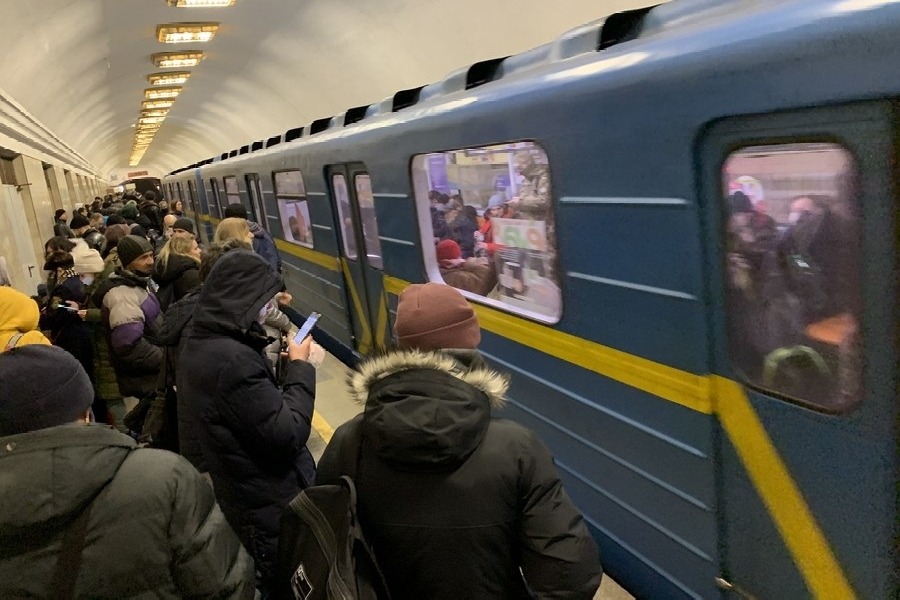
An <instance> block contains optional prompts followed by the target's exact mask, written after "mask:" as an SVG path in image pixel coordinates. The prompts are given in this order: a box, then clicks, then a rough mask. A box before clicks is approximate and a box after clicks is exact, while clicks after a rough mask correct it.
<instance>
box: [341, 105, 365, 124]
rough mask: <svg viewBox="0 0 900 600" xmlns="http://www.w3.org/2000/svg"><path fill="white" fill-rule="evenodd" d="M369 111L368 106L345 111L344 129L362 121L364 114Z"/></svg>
mask: <svg viewBox="0 0 900 600" xmlns="http://www.w3.org/2000/svg"><path fill="white" fill-rule="evenodd" d="M368 110H369V105H368V104H366V105H365V106H355V107H353V108H350V109H347V112H345V113H344V127H346V126H347V125H353V124H354V123H359V122H360V121H362V120H363V119H365V118H366V113H367V112H368Z"/></svg>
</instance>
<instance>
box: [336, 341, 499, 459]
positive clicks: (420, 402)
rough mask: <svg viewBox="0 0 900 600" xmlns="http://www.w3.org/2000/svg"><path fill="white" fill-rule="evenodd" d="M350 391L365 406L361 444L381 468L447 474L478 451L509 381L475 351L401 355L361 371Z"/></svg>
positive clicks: (352, 380) (351, 382)
mask: <svg viewBox="0 0 900 600" xmlns="http://www.w3.org/2000/svg"><path fill="white" fill-rule="evenodd" d="M349 385H350V390H351V394H352V396H353V397H354V398H355V399H356V400H357V401H359V402H364V403H365V406H366V408H365V413H364V415H363V421H362V432H363V436H364V437H365V438H366V439H367V440H368V442H369V444H370V445H371V446H372V448H373V449H374V451H375V453H376V454H378V456H379V457H380V458H381V459H382V460H384V461H385V462H387V463H389V464H391V465H392V466H393V467H395V468H398V469H402V470H410V471H449V470H453V469H456V468H457V467H459V466H460V465H461V464H462V463H463V462H465V460H466V459H467V458H468V457H469V455H471V454H472V452H474V451H475V449H476V448H477V447H478V445H479V444H480V443H481V440H482V439H483V437H484V433H485V431H486V430H487V426H488V423H489V422H490V419H491V407H492V406H493V407H495V408H499V407H500V406H502V405H503V403H504V402H505V400H504V395H505V394H506V390H507V388H508V387H509V379H508V377H507V376H505V375H503V374H501V373H498V372H496V371H494V370H492V369H490V368H489V367H488V366H487V364H486V363H485V362H484V360H483V359H482V358H481V355H480V354H478V352H476V351H474V350H444V351H437V352H423V351H420V350H402V351H394V352H390V353H388V354H385V355H383V356H378V357H375V358H372V359H370V360H367V361H366V362H364V363H362V364H361V365H360V366H359V367H358V370H357V371H356V372H354V373H352V374H351V375H350V377H349Z"/></svg>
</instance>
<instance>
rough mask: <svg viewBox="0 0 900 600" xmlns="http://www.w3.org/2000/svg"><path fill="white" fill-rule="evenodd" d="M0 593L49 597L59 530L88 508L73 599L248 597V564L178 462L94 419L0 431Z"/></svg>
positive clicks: (196, 478) (194, 476)
mask: <svg viewBox="0 0 900 600" xmlns="http://www.w3.org/2000/svg"><path fill="white" fill-rule="evenodd" d="M0 447H2V448H3V452H2V453H0V473H2V480H3V485H0V549H2V551H0V598H25V597H33V598H51V597H55V592H56V590H51V589H49V586H50V584H51V582H52V580H53V574H54V571H55V569H56V561H57V555H58V553H59V548H60V543H61V539H62V534H63V532H64V531H65V530H66V528H67V527H68V526H69V524H70V523H72V521H73V520H74V519H75V518H76V517H77V516H78V515H79V514H81V511H82V510H84V508H85V507H86V506H87V505H88V504H89V503H90V504H91V512H90V516H89V518H88V522H87V535H86V538H85V545H84V550H83V551H82V563H81V569H80V571H79V575H78V579H77V583H76V586H75V595H76V596H77V597H79V598H87V597H89V598H137V597H141V598H188V597H209V598H213V597H214V598H252V597H253V587H254V579H253V564H252V561H251V560H250V557H249V556H248V555H247V553H246V552H245V551H244V550H243V548H241V545H240V543H239V542H238V538H237V536H235V534H234V532H233V531H232V530H231V528H230V527H229V526H228V523H226V522H225V518H224V517H223V515H222V513H221V511H220V510H219V507H218V506H216V501H215V498H214V497H213V492H212V489H211V488H210V486H209V484H208V483H207V482H206V481H204V480H203V478H202V477H201V476H200V475H199V474H198V473H197V471H196V470H195V469H194V468H193V467H191V465H190V464H188V462H187V461H185V460H184V459H182V458H181V457H179V456H177V455H175V454H172V453H170V452H164V451H162V450H150V449H138V448H136V446H135V443H134V441H133V440H132V439H131V438H129V437H128V436H126V435H124V434H121V433H119V432H117V431H115V430H113V429H112V428H110V427H106V426H102V425H83V424H82V425H76V424H73V425H63V426H60V427H52V428H49V429H42V430H39V431H33V432H30V433H24V434H20V435H12V436H7V437H3V438H0Z"/></svg>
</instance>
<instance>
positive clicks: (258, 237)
mask: <svg viewBox="0 0 900 600" xmlns="http://www.w3.org/2000/svg"><path fill="white" fill-rule="evenodd" d="M228 217H236V218H238V219H245V220H246V221H247V226H248V227H249V228H250V233H252V234H253V251H254V252H256V253H257V254H259V255H260V256H262V257H263V258H264V259H266V262H268V263H269V264H270V265H271V266H272V268H273V269H275V271H277V272H278V273H281V255H280V254H278V249H277V248H275V240H273V239H272V236H271V234H269V232H268V231H266V230H265V229H263V228H262V226H261V225H260V224H259V223H257V222H255V221H251V220H250V219H248V218H247V208H246V207H245V206H244V205H243V204H239V203H237V202H235V203H234V204H229V205H228V206H226V207H225V218H228Z"/></svg>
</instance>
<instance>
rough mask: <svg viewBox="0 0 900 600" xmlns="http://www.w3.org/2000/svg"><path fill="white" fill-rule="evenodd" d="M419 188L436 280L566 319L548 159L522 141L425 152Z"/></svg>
mask: <svg viewBox="0 0 900 600" xmlns="http://www.w3.org/2000/svg"><path fill="white" fill-rule="evenodd" d="M412 179H413V188H414V189H415V193H416V203H417V206H418V207H419V226H420V228H421V231H422V239H423V240H433V242H434V243H433V244H427V245H426V247H425V262H426V265H427V266H428V271H429V278H430V279H431V280H432V281H438V282H444V283H447V284H449V285H452V286H454V287H456V288H458V289H460V290H463V291H465V292H468V293H469V294H471V295H474V296H477V297H478V299H480V300H482V301H483V302H485V303H486V304H493V305H496V306H498V307H500V308H504V309H506V310H509V311H511V312H515V313H518V314H522V315H524V316H528V317H531V318H534V319H537V320H540V321H544V322H547V323H553V322H556V321H558V320H559V317H560V315H561V314H562V295H561V293H560V287H559V278H558V275H557V270H556V234H555V225H554V216H553V201H552V195H551V186H550V166H549V164H548V161H547V153H546V152H544V150H543V148H541V147H540V146H539V145H538V144H537V143H535V142H530V141H526V142H516V143H509V144H498V145H493V146H483V147H478V148H466V149H461V150H450V151H446V152H435V153H430V154H420V155H418V156H416V157H415V158H414V159H413V164H412Z"/></svg>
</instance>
